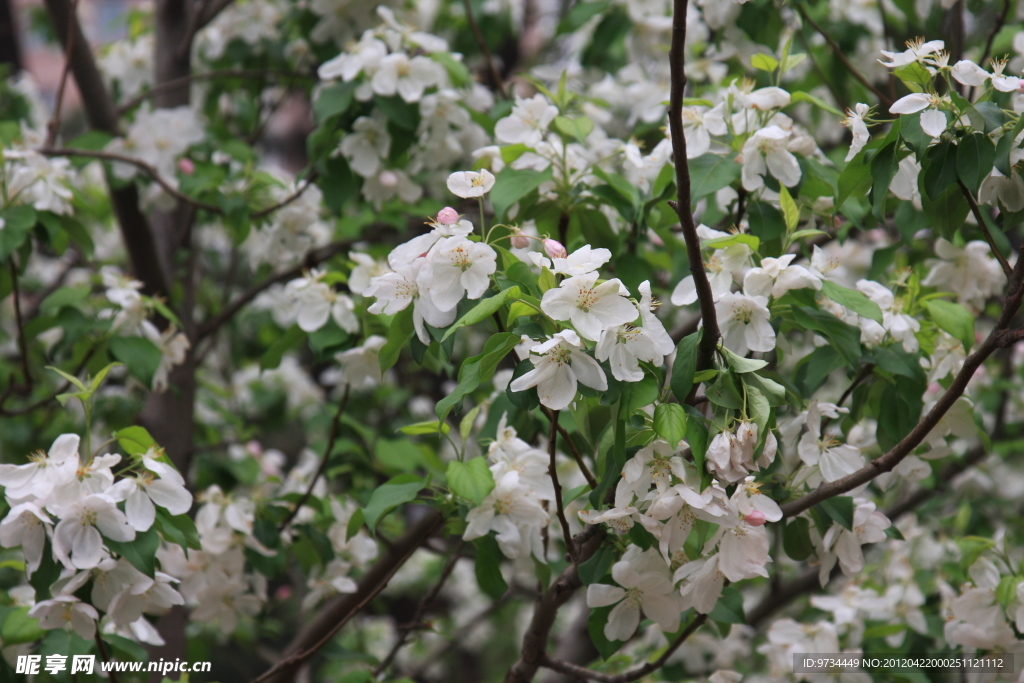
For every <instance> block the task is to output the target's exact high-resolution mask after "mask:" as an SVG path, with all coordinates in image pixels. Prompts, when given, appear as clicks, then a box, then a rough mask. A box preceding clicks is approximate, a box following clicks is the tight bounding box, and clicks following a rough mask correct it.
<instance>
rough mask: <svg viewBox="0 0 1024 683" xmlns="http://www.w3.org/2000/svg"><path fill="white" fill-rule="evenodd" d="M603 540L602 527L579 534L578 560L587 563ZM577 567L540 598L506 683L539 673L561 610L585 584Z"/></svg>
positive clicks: (522, 682) (576, 540)
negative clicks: (552, 629)
mask: <svg viewBox="0 0 1024 683" xmlns="http://www.w3.org/2000/svg"><path fill="white" fill-rule="evenodd" d="M603 541H604V534H603V533H602V532H601V529H600V527H599V526H597V525H594V526H588V527H587V528H586V529H584V530H583V532H582V533H580V534H577V536H576V538H574V539H573V543H575V545H576V547H577V548H578V549H579V555H578V559H579V561H580V562H586V561H587V560H588V559H590V557H591V556H592V555H593V554H594V553H595V552H597V549H598V548H599V547H600V546H601V543H602V542H603ZM576 567H577V565H576V564H570V565H569V566H568V567H566V568H565V569H564V570H563V571H562V573H561V574H559V575H558V579H557V580H556V581H555V582H554V583H552V584H551V586H550V587H549V588H548V589H547V590H546V591H544V592H542V593H540V594H539V595H538V596H537V601H536V604H535V607H534V609H533V617H532V618H531V619H530V625H529V627H528V628H527V629H526V635H524V636H523V647H522V650H521V651H520V654H519V659H518V660H517V661H516V662H515V663H514V664H513V665H512V667H511V668H510V669H509V670H508V673H507V674H506V675H505V683H529V681H532V680H533V677H534V676H535V675H536V673H537V669H539V668H540V666H541V663H542V662H543V659H544V656H545V655H544V653H545V651H546V650H547V644H548V635H549V634H550V633H551V627H552V626H553V625H554V623H555V617H556V616H557V615H558V610H560V609H561V608H562V606H563V605H565V603H567V602H568V601H569V599H570V598H571V597H572V596H573V594H575V593H576V591H577V590H579V588H580V587H581V586H582V585H583V582H582V581H581V580H580V577H579V574H578V573H577V572H576Z"/></svg>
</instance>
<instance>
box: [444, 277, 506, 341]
mask: <svg viewBox="0 0 1024 683" xmlns="http://www.w3.org/2000/svg"><path fill="white" fill-rule="evenodd" d="M519 296H520V291H519V287H518V286H513V287H509V288H508V289H505V290H502V291H501V292H499V293H498V294H495V295H494V296H492V297H489V298H487V299H484V300H483V301H481V302H480V303H478V304H477V305H476V306H474V307H473V308H471V309H469V311H467V312H466V315H464V316H462V317H461V318H459V319H458V320H456V321H455V324H454V325H452V326H451V327H449V328H448V330H447V331H446V332H445V333H444V336H443V337H441V341H445V340H446V339H448V337H450V336H452V335H453V334H455V331H456V330H458V329H459V328H462V327H469V326H470V325H475V324H477V323H478V322H481V321H483V320H486V319H487V318H490V317H491V316H492V315H494V314H495V313H497V312H498V311H499V310H500V309H501V307H502V305H503V304H504V303H505V300H506V299H509V298H512V299H518V298H519Z"/></svg>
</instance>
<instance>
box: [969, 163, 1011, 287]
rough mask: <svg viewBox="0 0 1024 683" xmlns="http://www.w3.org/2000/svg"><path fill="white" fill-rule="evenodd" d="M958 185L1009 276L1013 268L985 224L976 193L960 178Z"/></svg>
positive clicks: (994, 253)
mask: <svg viewBox="0 0 1024 683" xmlns="http://www.w3.org/2000/svg"><path fill="white" fill-rule="evenodd" d="M956 182H957V185H959V186H960V191H961V192H962V193H963V195H964V199H966V200H967V205H968V206H970V207H971V213H972V214H974V220H976V221H977V222H978V227H979V228H980V229H981V232H982V234H983V235H985V241H986V242H988V246H989V248H990V249H991V250H992V254H993V255H994V256H995V257H996V259H997V260H998V261H999V265H1000V266H1002V267H1003V272H1004V273H1005V274H1006V276H1007V277H1009V276H1010V273H1011V272H1013V268H1011V267H1010V264H1009V262H1008V261H1007V260H1006V257H1005V256H1003V252H1002V251H1000V250H999V247H997V246H996V243H995V240H993V239H992V233H991V232H989V229H988V225H986V224H985V217H984V216H982V215H981V208H980V207H979V206H978V202H976V201H975V200H974V195H972V194H971V191H970V190H969V189H967V186H966V185H964V181H962V180H960V179H959V178H957V179H956Z"/></svg>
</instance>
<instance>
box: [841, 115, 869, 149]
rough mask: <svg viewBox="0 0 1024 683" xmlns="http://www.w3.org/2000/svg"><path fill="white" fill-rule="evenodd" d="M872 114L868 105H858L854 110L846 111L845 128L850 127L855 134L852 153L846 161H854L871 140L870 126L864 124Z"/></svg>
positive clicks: (851, 144) (843, 122) (851, 146)
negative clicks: (866, 118)
mask: <svg viewBox="0 0 1024 683" xmlns="http://www.w3.org/2000/svg"><path fill="white" fill-rule="evenodd" d="M870 112H871V107H869V106H868V105H866V104H861V103H857V104H856V105H855V106H854V108H853V109H847V110H846V118H844V119H843V120H842V124H843V125H844V126H848V127H849V128H850V131H851V132H852V133H853V141H852V142H851V143H850V151H849V152H847V154H846V161H850V160H852V159H853V158H854V157H855V156H857V154H858V153H859V152H860V151H861V150H862V149H864V145H866V144H868V141H869V140H870V139H871V133H870V132H869V131H868V126H867V124H866V123H864V119H865V117H867V115H868V114H869V113H870Z"/></svg>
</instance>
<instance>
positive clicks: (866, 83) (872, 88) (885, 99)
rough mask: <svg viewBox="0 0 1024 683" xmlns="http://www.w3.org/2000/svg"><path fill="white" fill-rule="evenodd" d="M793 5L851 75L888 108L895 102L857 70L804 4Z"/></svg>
mask: <svg viewBox="0 0 1024 683" xmlns="http://www.w3.org/2000/svg"><path fill="white" fill-rule="evenodd" d="M793 7H795V8H796V11H797V12H798V13H799V14H800V18H801V19H803V20H804V21H805V22H807V23H808V24H810V26H811V28H813V29H814V30H815V31H817V32H818V33H819V34H820V35H821V37H822V38H824V39H825V42H827V43H828V45H829V47H831V48H832V54H834V55H835V56H836V59H838V60H839V61H840V62H842V63H843V66H845V67H846V69H847V70H848V71H849V72H850V75H851V76H853V77H854V78H856V79H857V80H858V81H860V82H861V84H863V86H864V87H865V88H867V89H868V90H870V91H871V92H873V93H874V94H875V97H877V98H878V101H879V102H881V103H882V104H883V105H884V106H885V108H886V109H888V108H889V107H891V106H892V103H893V100H892V98H890V97H889V96H888V95H886V94H885V93H884V92H882V91H881V90H879V89H878V88H877V87H876V86H875V85H874V84H873V83H872V82H871V81H869V80H868V79H867V77H866V76H864V74H862V73H861V72H860V71H858V70H857V67H855V66H854V65H853V63H851V62H850V60H849V59H848V58H847V57H846V55H845V54H844V53H843V48H842V47H840V46H839V44H838V43H837V42H836V41H835V40H833V39H832V36H830V35H829V34H828V32H827V31H826V30H825V29H823V28H822V27H821V26H820V25H818V23H817V22H816V21H814V19H811V17H810V15H808V14H807V10H806V9H804V7H803V5H801V4H800V3H794V4H793Z"/></svg>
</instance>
